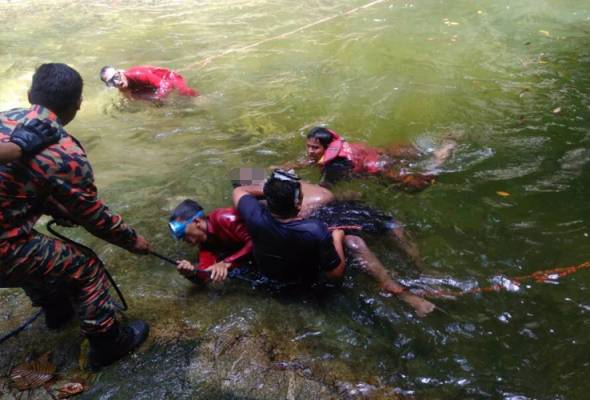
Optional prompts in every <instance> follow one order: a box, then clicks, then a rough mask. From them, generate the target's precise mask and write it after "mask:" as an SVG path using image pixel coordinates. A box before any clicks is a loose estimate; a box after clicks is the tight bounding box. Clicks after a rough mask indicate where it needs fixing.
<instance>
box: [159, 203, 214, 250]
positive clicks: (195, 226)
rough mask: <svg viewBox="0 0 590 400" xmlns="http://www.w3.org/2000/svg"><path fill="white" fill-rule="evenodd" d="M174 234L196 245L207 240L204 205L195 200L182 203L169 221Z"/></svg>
mask: <svg viewBox="0 0 590 400" xmlns="http://www.w3.org/2000/svg"><path fill="white" fill-rule="evenodd" d="M168 225H169V227H170V231H171V233H172V236H174V238H176V239H178V240H184V241H185V242H187V243H188V244H190V245H192V246H196V245H198V244H200V243H203V242H205V241H206V240H207V218H206V217H205V212H204V211H203V207H201V205H200V204H199V203H197V202H196V201H194V200H190V199H187V200H184V201H183V202H182V203H180V204H179V205H178V206H176V208H175V209H174V211H173V212H172V215H170V220H169V222H168Z"/></svg>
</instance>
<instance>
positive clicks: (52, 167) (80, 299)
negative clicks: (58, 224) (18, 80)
mask: <svg viewBox="0 0 590 400" xmlns="http://www.w3.org/2000/svg"><path fill="white" fill-rule="evenodd" d="M34 118H39V119H48V120H50V121H51V124H52V125H53V126H55V127H56V128H58V129H60V130H61V132H62V138H61V139H60V141H59V142H58V143H56V144H53V145H50V146H48V147H47V148H45V149H44V150H42V151H41V152H39V153H38V154H36V155H33V156H30V157H23V158H21V159H20V160H18V161H14V162H11V163H7V164H3V165H0V286H2V285H3V283H2V280H4V281H8V282H12V283H11V286H14V285H16V286H22V287H27V286H39V283H40V282H41V281H43V278H44V277H51V280H53V281H55V282H56V283H65V284H66V286H67V287H68V290H70V289H71V290H72V292H73V293H74V295H73V297H72V300H73V301H74V302H75V303H76V305H77V306H78V307H79V314H80V316H81V318H82V327H83V330H84V331H85V332H92V331H95V332H96V331H97V330H98V331H101V330H103V329H105V328H106V327H108V326H109V325H110V324H112V311H108V312H107V311H106V310H107V309H108V308H109V306H107V304H108V303H110V298H109V297H108V292H107V284H106V283H104V282H103V281H104V272H103V271H102V272H97V271H95V272H93V273H91V272H89V271H87V269H93V270H100V268H99V267H98V265H97V264H96V260H93V259H92V258H91V257H90V258H89V257H87V256H86V255H84V254H82V253H80V252H79V250H77V249H75V248H73V247H72V246H70V245H66V244H64V243H63V242H60V241H57V240H52V239H49V238H46V237H43V236H42V235H40V234H38V233H36V232H35V231H34V230H33V227H34V225H35V223H36V222H37V220H38V219H39V218H40V217H41V215H42V214H44V213H49V214H52V215H55V216H57V217H63V213H59V214H58V213H56V212H54V211H55V210H57V209H61V210H64V211H65V212H66V213H67V214H68V216H69V217H70V218H71V219H73V220H74V221H75V222H76V223H78V224H80V225H81V226H83V227H84V228H85V229H86V230H88V231H89V232H90V233H92V234H94V235H95V236H98V237H100V238H102V239H104V240H107V241H109V242H111V243H113V244H116V245H118V246H121V247H123V248H126V249H132V248H133V247H134V245H135V242H136V240H137V234H136V232H135V231H134V230H133V229H132V228H131V227H129V226H128V225H127V224H126V223H124V222H123V219H122V218H121V216H119V215H117V214H114V213H112V212H111V211H110V210H109V209H108V207H107V206H106V205H105V204H104V203H103V202H102V201H101V200H100V199H99V198H98V195H97V189H96V187H95V185H94V175H93V172H92V167H91V165H90V163H89V161H88V159H87V157H86V153H85V152H84V149H83V148H82V146H81V145H80V143H79V142H78V141H77V140H76V139H75V138H74V137H73V136H70V135H69V134H67V133H66V132H65V131H64V130H63V127H62V126H61V124H60V123H59V120H58V118H57V116H56V115H55V114H54V113H52V112H51V111H50V110H48V109H46V108H44V107H41V106H39V105H33V106H32V107H31V108H30V109H14V110H10V111H6V112H3V113H0V142H7V141H8V140H9V138H10V133H11V132H12V130H13V129H14V128H15V127H16V125H17V124H19V123H21V122H22V123H24V122H26V121H28V120H30V119H34ZM56 214H58V215H56ZM27 277H29V278H27ZM77 279H82V280H83V282H78V281H77ZM50 286H51V285H50ZM40 287H45V288H47V287H48V285H40ZM92 321H94V322H92Z"/></svg>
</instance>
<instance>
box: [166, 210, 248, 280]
mask: <svg viewBox="0 0 590 400" xmlns="http://www.w3.org/2000/svg"><path fill="white" fill-rule="evenodd" d="M168 226H169V228H170V232H171V233H172V236H173V237H174V238H175V239H176V240H183V241H185V242H186V243H188V244H189V245H191V246H200V249H199V262H198V264H197V265H193V264H192V263H191V262H190V261H188V260H181V261H179V262H178V266H177V269H178V272H180V273H181V274H182V275H183V276H184V277H185V278H187V279H189V280H190V281H192V282H195V283H206V282H209V281H213V282H221V281H223V280H225V279H226V278H227V274H228V271H229V269H230V268H233V267H236V266H240V265H244V264H247V263H248V262H249V261H250V259H251V252H252V239H251V238H250V234H249V233H248V231H247V230H246V225H244V223H243V221H242V220H241V218H240V215H239V214H238V213H237V211H236V210H235V209H233V208H218V209H216V210H213V211H211V212H210V213H209V214H208V215H205V212H204V211H203V207H201V206H200V204H199V203H197V202H196V201H194V200H190V199H187V200H184V201H183V202H181V203H180V204H179V205H178V206H177V207H176V208H175V209H174V211H173V212H172V215H171V216H170V221H169V223H168Z"/></svg>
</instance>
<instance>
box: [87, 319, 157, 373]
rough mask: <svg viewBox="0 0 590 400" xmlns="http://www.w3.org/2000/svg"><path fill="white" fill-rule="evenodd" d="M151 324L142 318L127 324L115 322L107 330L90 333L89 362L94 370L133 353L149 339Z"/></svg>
mask: <svg viewBox="0 0 590 400" xmlns="http://www.w3.org/2000/svg"><path fill="white" fill-rule="evenodd" d="M149 331H150V327H149V325H148V324H147V323H146V322H145V321H142V320H137V321H133V322H130V323H129V324H128V325H127V326H120V325H119V324H118V323H115V325H113V327H112V328H111V329H109V330H108V331H107V332H105V333H102V334H99V335H89V336H88V342H89V343H90V351H89V352H88V364H89V366H90V369H91V370H93V371H96V370H98V369H99V368H101V367H104V366H107V365H110V364H112V363H114V362H115V361H117V360H119V359H121V358H123V357H125V356H126V355H127V354H129V353H131V352H132V351H133V350H135V349H136V348H137V347H139V345H140V344H142V343H143V342H144V340H146V339H147V337H148V334H149Z"/></svg>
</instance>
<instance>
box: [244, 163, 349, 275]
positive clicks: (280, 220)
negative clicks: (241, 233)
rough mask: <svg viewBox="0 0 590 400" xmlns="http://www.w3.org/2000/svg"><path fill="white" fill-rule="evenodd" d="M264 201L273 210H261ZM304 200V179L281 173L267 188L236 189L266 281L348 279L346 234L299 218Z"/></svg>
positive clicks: (270, 179)
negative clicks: (345, 272) (345, 255)
mask: <svg viewBox="0 0 590 400" xmlns="http://www.w3.org/2000/svg"><path fill="white" fill-rule="evenodd" d="M262 196H264V197H265V199H266V201H267V203H268V207H266V206H264V205H262V204H260V202H259V201H258V199H257V198H258V197H262ZM302 200H303V194H302V190H301V183H300V182H299V178H298V177H297V176H295V175H293V174H290V173H288V172H284V171H280V170H276V171H274V172H273V174H272V175H271V177H270V178H269V179H268V180H267V181H266V183H265V184H264V188H263V189H262V190H261V188H260V186H259V185H251V186H241V187H238V188H236V189H234V192H233V201H234V206H235V207H236V208H237V209H238V212H239V213H240V216H241V217H242V219H243V221H244V222H245V224H246V228H247V229H248V232H249V233H250V236H251V237H252V240H253V242H254V258H255V260H256V264H257V266H258V268H259V270H260V272H262V273H263V274H264V275H266V276H268V277H269V278H272V279H276V280H279V281H282V282H307V283H309V282H313V281H314V280H316V279H317V278H318V277H320V276H321V275H320V274H321V273H323V274H324V275H325V276H326V277H327V278H329V279H338V278H341V277H342V276H343V275H344V250H343V239H344V232H343V231H342V230H339V229H336V230H334V231H332V232H331V233H330V232H329V231H328V228H327V226H326V225H325V224H323V223H322V222H320V221H318V220H315V219H303V218H301V217H298V214H299V211H300V209H301V204H302Z"/></svg>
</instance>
